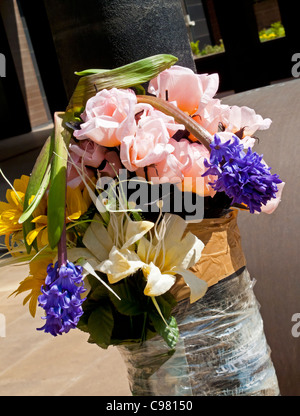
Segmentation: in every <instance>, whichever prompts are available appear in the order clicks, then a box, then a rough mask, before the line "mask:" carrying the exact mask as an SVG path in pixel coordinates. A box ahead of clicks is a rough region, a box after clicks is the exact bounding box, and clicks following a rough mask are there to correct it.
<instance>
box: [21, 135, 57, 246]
mask: <svg viewBox="0 0 300 416" xmlns="http://www.w3.org/2000/svg"><path fill="white" fill-rule="evenodd" d="M53 146H54V131H53V132H52V134H51V136H49V137H48V139H47V140H46V142H45V144H44V146H43V148H42V150H41V152H40V154H39V156H38V158H37V160H36V162H35V165H34V167H33V170H32V173H31V176H30V179H29V182H28V186H27V190H26V193H25V197H24V206H23V209H24V211H26V210H27V208H28V205H29V200H30V198H31V197H32V196H33V195H37V193H38V191H39V189H40V187H41V183H42V181H43V179H44V177H45V172H46V169H47V167H48V166H49V164H50V160H51V158H52V154H53ZM42 196H43V195H40V198H41V197H42ZM31 220H32V215H30V216H29V217H28V218H27V219H26V220H25V221H24V222H23V235H24V243H25V246H26V250H27V252H28V254H29V253H30V251H31V247H32V246H30V245H28V244H27V242H26V236H27V234H28V233H29V232H30V231H32V230H33V229H34V227H35V225H34V224H33V223H32V222H31ZM32 245H33V246H34V248H35V249H36V250H37V245H36V241H34V242H33V244H32Z"/></svg>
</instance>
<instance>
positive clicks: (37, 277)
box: [10, 256, 53, 317]
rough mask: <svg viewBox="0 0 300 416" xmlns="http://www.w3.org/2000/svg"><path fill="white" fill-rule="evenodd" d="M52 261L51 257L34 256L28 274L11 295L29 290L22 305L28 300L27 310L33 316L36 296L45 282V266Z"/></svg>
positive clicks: (39, 293) (36, 300)
mask: <svg viewBox="0 0 300 416" xmlns="http://www.w3.org/2000/svg"><path fill="white" fill-rule="evenodd" d="M52 262H53V258H52V256H51V257H46V258H45V257H43V258H38V257H37V258H36V259H35V260H32V261H31V262H30V263H29V275H28V276H27V277H26V278H25V279H24V280H23V281H22V282H21V283H20V285H19V287H18V289H16V290H15V291H14V292H13V293H11V295H10V296H12V295H15V296H17V295H19V294H20V293H23V292H26V291H27V290H30V293H29V294H28V295H27V296H26V297H25V299H24V300H23V305H25V304H26V303H27V302H28V301H29V312H30V314H31V315H32V316H33V317H35V314H36V307H37V302H38V297H39V295H41V293H42V292H41V287H42V285H43V284H44V283H45V279H46V276H47V266H48V265H49V264H50V263H52Z"/></svg>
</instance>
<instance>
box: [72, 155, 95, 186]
mask: <svg viewBox="0 0 300 416" xmlns="http://www.w3.org/2000/svg"><path fill="white" fill-rule="evenodd" d="M81 160H82V159H81V157H80V156H78V155H76V154H73V155H71V158H70V159H69V161H68V164H67V185H68V186H69V187H70V188H78V187H80V188H83V185H84V184H83V180H82V178H81V176H80V175H79V173H78V170H79V172H80V173H81V175H84V176H85V177H88V178H92V177H93V176H94V175H95V173H94V171H93V170H92V169H89V168H87V167H86V166H84V165H82V163H81Z"/></svg>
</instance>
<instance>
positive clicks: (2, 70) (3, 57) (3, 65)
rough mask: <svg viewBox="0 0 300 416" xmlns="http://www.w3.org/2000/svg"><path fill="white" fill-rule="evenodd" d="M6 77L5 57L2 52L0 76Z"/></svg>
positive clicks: (0, 55)
mask: <svg viewBox="0 0 300 416" xmlns="http://www.w3.org/2000/svg"><path fill="white" fill-rule="evenodd" d="M4 77H6V58H5V55H4V54H3V53H0V78H4Z"/></svg>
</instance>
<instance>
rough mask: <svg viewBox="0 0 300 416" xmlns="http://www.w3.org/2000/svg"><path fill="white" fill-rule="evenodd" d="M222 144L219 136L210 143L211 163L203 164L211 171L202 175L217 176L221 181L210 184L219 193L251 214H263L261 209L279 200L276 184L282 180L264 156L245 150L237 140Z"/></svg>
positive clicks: (235, 138) (236, 138)
mask: <svg viewBox="0 0 300 416" xmlns="http://www.w3.org/2000/svg"><path fill="white" fill-rule="evenodd" d="M233 139H234V140H233V142H232V141H231V140H229V141H227V142H225V143H221V139H220V138H219V137H218V135H215V136H214V141H213V142H212V143H211V145H210V146H211V149H212V151H211V155H210V162H208V161H207V160H205V162H204V164H205V167H207V168H208V170H207V171H206V172H205V173H204V174H203V176H206V175H216V176H217V177H218V179H217V180H216V181H215V182H213V183H211V184H210V185H211V186H212V187H213V189H214V190H216V191H217V192H225V193H226V194H227V195H228V196H229V197H230V198H232V203H233V204H234V203H238V204H245V205H247V207H248V208H249V210H250V212H251V213H254V212H255V211H257V212H260V211H261V206H262V205H266V203H267V202H268V201H269V200H270V199H272V198H276V192H277V191H278V188H277V184H279V183H281V182H282V181H281V180H280V179H279V177H278V175H272V174H271V173H270V170H271V168H269V167H267V166H266V164H265V163H263V161H262V156H259V155H258V154H257V153H255V152H252V151H251V149H250V148H249V149H248V151H247V153H245V152H244V151H243V145H241V144H240V140H239V139H238V137H236V136H234V135H233Z"/></svg>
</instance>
